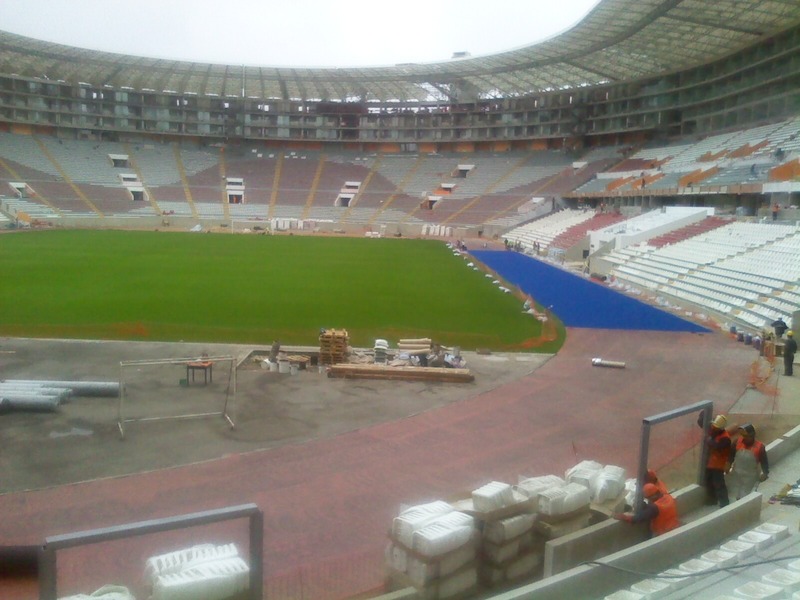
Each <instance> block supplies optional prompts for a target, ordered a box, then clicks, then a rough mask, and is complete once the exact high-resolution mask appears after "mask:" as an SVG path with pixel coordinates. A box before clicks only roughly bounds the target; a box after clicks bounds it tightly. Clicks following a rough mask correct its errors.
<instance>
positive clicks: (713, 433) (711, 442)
mask: <svg viewBox="0 0 800 600" xmlns="http://www.w3.org/2000/svg"><path fill="white" fill-rule="evenodd" d="M697 424H698V425H700V427H702V426H703V414H702V413H700V417H699V419H698V420H697ZM727 424H728V419H727V417H725V415H717V416H716V417H714V420H713V421H711V425H710V427H709V428H708V431H707V432H706V438H705V445H706V448H708V462H706V491H707V492H708V498H709V500H710V503H711V504H719V506H720V508H722V507H724V506H728V503H729V500H728V487H727V486H726V485H725V472H726V471H727V467H728V458H729V457H730V452H731V436H730V434H729V433H728V431H727V430H726V429H725V427H726V425H727Z"/></svg>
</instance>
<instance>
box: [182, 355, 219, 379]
mask: <svg viewBox="0 0 800 600" xmlns="http://www.w3.org/2000/svg"><path fill="white" fill-rule="evenodd" d="M196 371H202V372H203V385H206V384H208V382H209V381H210V382H211V383H214V363H213V362H212V361H210V360H197V361H193V362H188V363H186V382H187V383H188V382H189V373H191V374H192V381H194V374H195V372H196Z"/></svg>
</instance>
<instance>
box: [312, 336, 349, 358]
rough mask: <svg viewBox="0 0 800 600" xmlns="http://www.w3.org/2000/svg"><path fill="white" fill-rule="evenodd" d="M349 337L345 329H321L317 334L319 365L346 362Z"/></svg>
mask: <svg viewBox="0 0 800 600" xmlns="http://www.w3.org/2000/svg"><path fill="white" fill-rule="evenodd" d="M349 343H350V336H349V334H348V333H347V330H346V329H323V330H322V332H321V333H320V334H319V364H321V365H335V364H338V363H343V362H347V354H348V344H349Z"/></svg>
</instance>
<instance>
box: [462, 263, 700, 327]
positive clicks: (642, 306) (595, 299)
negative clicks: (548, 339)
mask: <svg viewBox="0 0 800 600" xmlns="http://www.w3.org/2000/svg"><path fill="white" fill-rule="evenodd" d="M471 254H472V255H473V256H474V257H475V258H476V259H478V260H479V261H481V262H482V263H483V264H485V265H486V266H487V267H489V268H490V269H492V270H493V271H495V272H496V273H497V274H498V275H500V276H501V277H502V278H503V279H505V280H506V281H507V282H509V283H512V284H514V285H515V286H517V287H518V288H519V289H521V290H522V291H523V292H525V293H526V294H528V295H530V296H531V297H533V299H534V300H536V302H538V303H539V304H540V305H542V306H544V307H549V308H550V309H551V310H552V311H553V312H554V313H555V314H556V315H558V318H559V319H561V321H562V322H563V323H564V325H566V326H567V327H585V328H588V329H628V330H640V331H683V332H692V333H700V332H704V333H705V332H708V331H710V330H709V329H706V328H705V327H701V326H700V325H697V324H695V323H692V322H690V321H686V320H685V319H681V318H680V317H677V316H675V315H673V314H671V313H668V312H665V311H663V310H659V309H658V308H655V307H653V306H650V305H649V304H646V303H644V302H641V301H639V300H637V299H635V298H631V297H629V296H626V295H624V294H622V293H619V292H616V291H614V290H612V289H609V288H607V287H606V286H604V285H602V284H599V283H597V282H594V281H590V280H588V279H585V278H583V277H581V276H579V275H574V274H572V273H569V272H567V271H564V270H562V269H559V268H558V267H554V266H552V265H550V264H548V263H546V262H543V261H540V260H536V259H533V258H531V257H529V256H525V255H524V254H520V253H519V252H511V251H490V250H479V251H473V252H471Z"/></svg>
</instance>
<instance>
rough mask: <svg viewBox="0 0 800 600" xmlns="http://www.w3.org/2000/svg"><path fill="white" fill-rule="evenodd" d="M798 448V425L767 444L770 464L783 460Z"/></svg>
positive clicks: (799, 429)
mask: <svg viewBox="0 0 800 600" xmlns="http://www.w3.org/2000/svg"><path fill="white" fill-rule="evenodd" d="M798 448H800V425H798V426H797V427H795V428H794V429H791V430H790V431H787V432H786V433H784V434H783V435H782V436H781V437H779V438H778V439H776V440H774V441H772V442H770V443H769V444H767V456H768V457H769V463H770V465H774V464H775V463H777V462H779V461H781V460H783V459H784V458H786V457H787V456H788V455H789V454H791V453H792V452H794V451H795V450H797V449H798Z"/></svg>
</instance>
